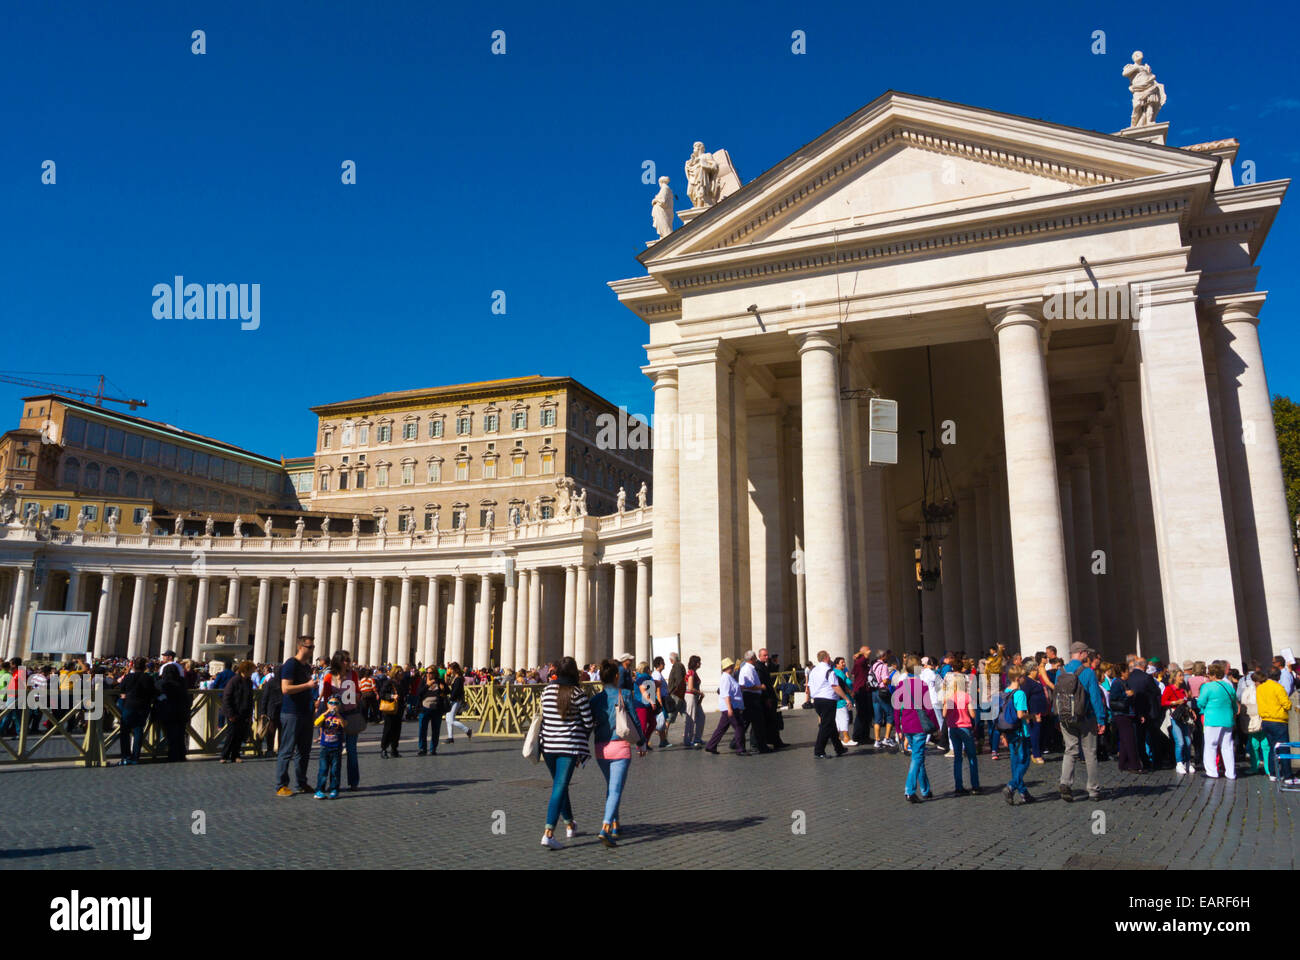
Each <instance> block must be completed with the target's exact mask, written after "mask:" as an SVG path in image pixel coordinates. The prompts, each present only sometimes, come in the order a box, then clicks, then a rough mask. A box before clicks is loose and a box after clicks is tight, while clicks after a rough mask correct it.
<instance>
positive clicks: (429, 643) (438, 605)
mask: <svg viewBox="0 0 1300 960" xmlns="http://www.w3.org/2000/svg"><path fill="white" fill-rule="evenodd" d="M428 593H429V601H428V603H429V619H428V621H427V622H426V623H425V627H424V655H425V661H424V665H425V666H426V667H427V666H428V665H429V664H431V663H437V662H438V618H439V616H440V615H441V612H442V586H441V583H440V581H439V580H438V578H437V577H430V578H429V584H428Z"/></svg>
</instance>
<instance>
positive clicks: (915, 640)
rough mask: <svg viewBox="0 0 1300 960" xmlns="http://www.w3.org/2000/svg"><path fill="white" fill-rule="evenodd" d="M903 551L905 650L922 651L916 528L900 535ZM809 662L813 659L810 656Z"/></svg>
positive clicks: (905, 528) (901, 567) (905, 530)
mask: <svg viewBox="0 0 1300 960" xmlns="http://www.w3.org/2000/svg"><path fill="white" fill-rule="evenodd" d="M900 539H901V540H902V550H901V551H900V552H899V556H900V557H901V558H902V560H903V562H902V564H901V565H900V566H899V571H898V572H899V575H900V577H901V586H902V593H903V603H902V607H903V649H904V650H905V651H913V650H920V649H921V646H922V642H921V605H922V602H923V600H924V598H923V597H921V596H919V593H920V591H919V590H917V584H916V546H915V543H916V528H915V527H904V528H903V530H902V531H901V533H900ZM808 659H809V660H811V659H812V657H811V656H810V657H809V658H808Z"/></svg>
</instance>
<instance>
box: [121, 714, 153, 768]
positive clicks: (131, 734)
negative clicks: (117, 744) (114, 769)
mask: <svg viewBox="0 0 1300 960" xmlns="http://www.w3.org/2000/svg"><path fill="white" fill-rule="evenodd" d="M148 720H149V711H148V710H132V709H131V708H130V707H123V708H122V730H121V732H120V733H118V739H119V740H120V741H121V744H122V759H123V760H130V761H131V762H132V763H139V762H140V744H141V743H143V742H144V725H145V723H147V722H148Z"/></svg>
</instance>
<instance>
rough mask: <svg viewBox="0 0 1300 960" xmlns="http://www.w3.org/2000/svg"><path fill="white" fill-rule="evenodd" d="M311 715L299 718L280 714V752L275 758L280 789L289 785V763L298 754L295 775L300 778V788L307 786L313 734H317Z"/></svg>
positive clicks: (276, 778)
mask: <svg viewBox="0 0 1300 960" xmlns="http://www.w3.org/2000/svg"><path fill="white" fill-rule="evenodd" d="M313 719H314V718H313V717H312V716H311V714H306V715H305V716H301V717H300V716H298V714H296V713H289V714H285V713H281V714H280V725H281V729H280V752H279V753H278V754H277V755H276V758H275V782H276V786H278V787H287V786H288V785H289V761H290V760H292V759H294V753H295V752H296V753H297V754H298V757H297V762H296V763H295V765H294V773H295V774H296V775H297V777H298V786H299V787H305V786H307V764H308V763H309V762H310V761H311V741H312V734H313V733H315V729H316V728H315V726H314V725H313Z"/></svg>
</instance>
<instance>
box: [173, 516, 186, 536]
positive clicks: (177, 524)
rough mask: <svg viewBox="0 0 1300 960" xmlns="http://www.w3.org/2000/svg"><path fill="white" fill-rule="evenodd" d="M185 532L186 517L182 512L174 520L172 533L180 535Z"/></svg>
mask: <svg viewBox="0 0 1300 960" xmlns="http://www.w3.org/2000/svg"><path fill="white" fill-rule="evenodd" d="M184 532H185V519H184V518H183V517H182V516H181V515H180V514H177V515H176V519H175V520H174V521H172V535H173V536H177V537H179V536H180V535H181V534H182V533H184Z"/></svg>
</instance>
